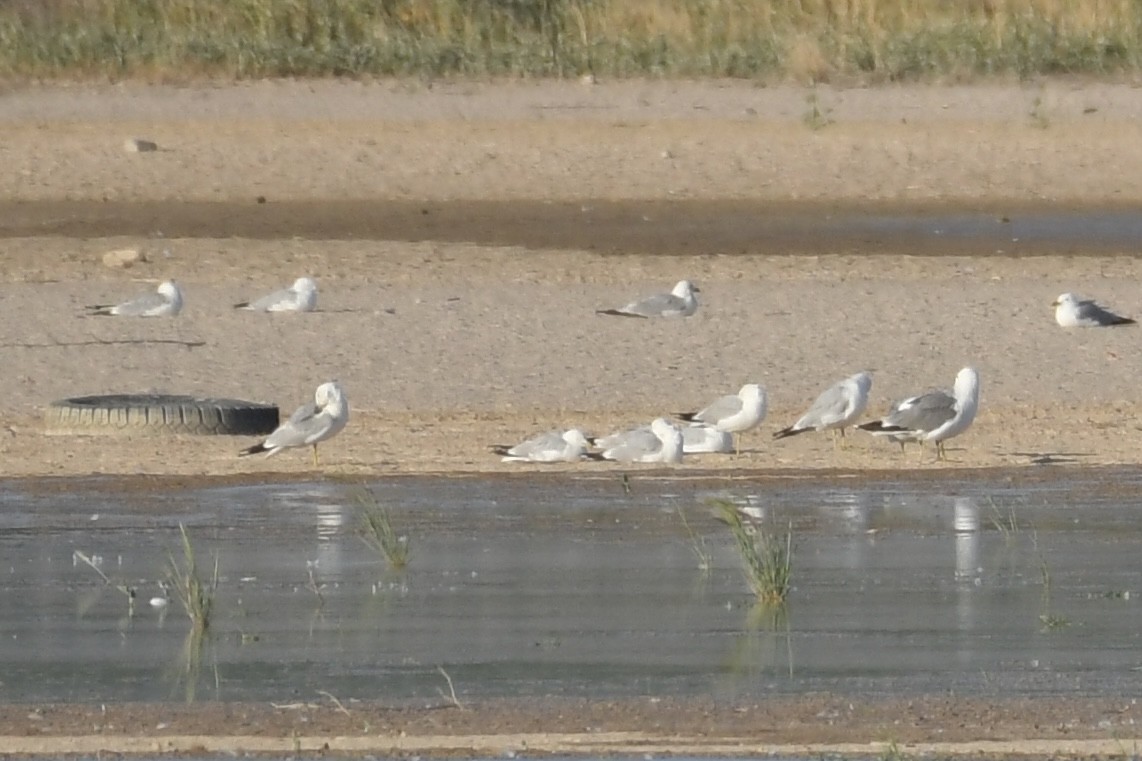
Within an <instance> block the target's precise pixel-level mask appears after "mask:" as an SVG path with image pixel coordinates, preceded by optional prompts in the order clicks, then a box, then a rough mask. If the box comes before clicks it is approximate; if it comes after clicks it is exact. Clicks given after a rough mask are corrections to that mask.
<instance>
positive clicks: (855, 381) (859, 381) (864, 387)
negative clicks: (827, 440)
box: [773, 372, 872, 439]
mask: <svg viewBox="0 0 1142 761" xmlns="http://www.w3.org/2000/svg"><path fill="white" fill-rule="evenodd" d="M871 388H872V375H870V374H869V373H867V372H861V373H857V374H856V375H851V376H849V377H848V378H845V379H844V380H842V381H839V382H838V383H837V384H836V385H834V386H832V387H831V388H829V389H827V390H826V391H825V392H824V393H822V394H821V395H820V396H818V397H817V401H815V402H813V406H812V407H810V408H809V411H808V412H806V413H805V414H804V415H802V416H801V417H800V418H799V419H798V420H797V422H796V423H794V424H793V425H791V426H789V427H788V428H782V429H781V430H780V431H778V432H777V433H775V434H773V438H775V439H783V438H785V437H786V436H796V435H797V434H799V433H805V432H806V431H826V430H840V432H841V438H842V439H844V437H845V427H846V426H848V425H850V424H852V422H853V421H854V420H856V419H857V418H858V417H860V414H861V413H862V412H864V408H865V407H867V406H868V392H869V390H870V389H871Z"/></svg>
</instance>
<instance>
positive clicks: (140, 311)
mask: <svg viewBox="0 0 1142 761" xmlns="http://www.w3.org/2000/svg"><path fill="white" fill-rule="evenodd" d="M169 303H170V301H169V300H168V299H167V297H166V296H163V295H162V294H161V293H157V292H152V293H144V294H143V295H142V296H139V297H137V298H134V299H131V300H130V301H125V302H123V303H122V304H117V305H116V306H114V307H112V308H111V313H112V314H117V315H123V316H124V317H142V316H144V315H147V314H149V313H150V312H153V311H154V310H156V309H161V308H162V307H164V306H166V305H167V304H169Z"/></svg>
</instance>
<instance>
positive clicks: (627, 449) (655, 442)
mask: <svg viewBox="0 0 1142 761" xmlns="http://www.w3.org/2000/svg"><path fill="white" fill-rule="evenodd" d="M595 443H596V444H597V445H598V446H601V447H602V448H603V451H602V452H601V453H599V454H596V455H593V457H594V458H595V459H603V460H619V461H620V462H663V463H672V464H676V463H680V462H682V446H683V444H682V431H681V429H679V428H678V426H676V425H675V424H674V423H671V422H670V421H669V420H667V419H666V418H661V417H660V418H655V419H654V421H653V422H652V423H651V424H650V430H649V431H648V430H646V429H640V428H636V429H634V430H633V431H625V432H623V433H614V434H611V435H610V436H606V437H604V438H602V439H599V440H598V441H597V442H595Z"/></svg>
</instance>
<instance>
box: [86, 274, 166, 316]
mask: <svg viewBox="0 0 1142 761" xmlns="http://www.w3.org/2000/svg"><path fill="white" fill-rule="evenodd" d="M85 309H87V310H88V311H89V312H90V314H92V315H97V316H100V317H107V316H112V315H114V316H119V317H174V316H175V315H177V314H178V313H179V312H181V311H182V291H181V290H179V287H178V283H176V282H175V281H173V280H164V281H163V282H161V283H159V287H158V289H157V290H156V291H154V292H153V293H144V294H143V295H141V296H138V297H136V298H134V299H131V300H130V301H124V302H123V303H122V304H91V305H89V306H87V307H85Z"/></svg>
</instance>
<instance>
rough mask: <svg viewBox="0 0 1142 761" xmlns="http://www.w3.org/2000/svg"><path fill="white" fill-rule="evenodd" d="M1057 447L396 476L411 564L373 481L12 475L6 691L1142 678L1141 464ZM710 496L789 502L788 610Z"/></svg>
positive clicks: (1045, 682)
mask: <svg viewBox="0 0 1142 761" xmlns="http://www.w3.org/2000/svg"><path fill="white" fill-rule="evenodd" d="M1038 472H1039V473H1042V472H1045V471H1038ZM1057 473H1058V474H1059V475H1058V477H1057V478H1055V477H1051V476H1047V477H1036V478H1034V479H1028V478H1025V477H1022V476H1019V475H1018V472H1015V473H1014V474H1013V473H1009V472H1002V471H1000V472H995V473H991V474H987V475H985V476H983V477H973V478H971V479H970V480H964V477H962V476H961V477H958V478H956V479H955V480H940V481H932V480H923V481H917V480H912V479H900V478H894V477H884V478H876V479H872V480H869V479H868V478H866V477H863V476H862V477H861V478H859V479H858V478H843V477H833V478H825V477H814V478H812V479H805V478H800V479H793V478H788V479H786V478H768V479H764V480H761V479H757V480H754V479H749V478H738V479H733V480H730V479H722V480H713V479H711V480H691V481H672V480H658V479H655V478H651V477H649V476H643V475H635V476H633V477H632V480H631V482H630V484H629V486H630V493H629V494H628V493H626V492H625V491H624V487H623V484H622V482H621V481H620V480H619V479H617V478H606V479H598V478H584V477H582V476H559V475H552V474H538V475H521V476H519V477H510V478H505V477H492V478H489V477H480V478H476V477H473V478H434V477H400V478H393V479H386V480H382V481H378V482H375V483H373V484H372V485H371V488H372V492H373V494H374V495H375V497H376V499H377V500H378V501H379V502H381V503H383V504H384V505H387V506H389V508H390V509H391V513H392V520H393V523H394V525H395V526H396V528H397V529H398V530H399V531H401V532H402V533H405V534H407V536H408V537H409V541H410V546H411V563H410V565H409V567H408V569H407V570H406V571H405V572H403V573H401V574H392V573H389V572H386V570H385V568H384V565H383V563H382V562H381V561H380V559H379V556H378V555H377V554H376V553H375V552H374V551H373V550H372V549H370V548H369V547H368V546H366V544H365V543H364V542H363V541H362V540H361V539H360V538H359V537H358V536H357V535H356V530H357V526H358V521H359V510H360V497H361V493H360V487H357V486H352V485H347V484H343V483H338V482H320V483H302V484H296V483H294V484H282V485H257V486H237V487H235V486H226V487H208V488H203V489H196V490H178V491H176V490H165V491H164V490H162V489H160V490H158V491H148V490H140V489H138V488H131V489H127V490H124V489H122V488H121V483H119V482H112V481H99V480H82V479H73V480H69V481H67V482H66V483H64V484H63V486H62V487H61V486H60V484H59V483H58V482H56V483H51V484H47V485H45V483H41V482H8V483H6V484H4V485H0V574H2V575H0V610H2V611H3V616H2V619H0V621H2V623H0V633H2V637H0V696H2V698H3V699H4V700H6V701H124V700H165V699H172V700H183V699H187V698H191V697H193V698H203V699H205V698H221V699H226V700H240V699H250V700H266V699H269V700H288V699H291V698H294V697H296V698H313V697H314V696H315V695H316V694H317V691H319V690H325V691H328V692H330V693H332V694H335V695H337V696H338V697H339V698H340V699H341V700H346V699H348V698H361V699H385V700H402V699H415V700H420V699H438V698H439V694H438V690H439V689H443V690H445V691H447V689H448V687H447V684H446V681H445V678H444V676H443V674H442V672H441V671H440V670H439V669H441V668H442V669H443V670H444V672H446V673H447V675H448V676H449V677H450V678H451V679H452V681H453V683H454V685H455V688H456V692H457V695H458V696H459V697H460V698H461V699H464V698H472V697H479V696H521V695H532V694H534V695H573V696H589V697H611V696H629V695H643V694H670V695H680V696H687V695H705V694H719V695H725V696H753V695H763V694H773V693H799V692H805V691H810V690H829V691H835V692H841V693H846V692H847V693H853V694H860V695H876V694H885V695H887V694H893V695H901V694H907V693H910V692H914V693H933V692H949V691H950V692H954V693H956V694H960V695H1005V696H1011V695H1041V694H1068V695H1073V694H1076V693H1077V694H1092V695H1093V694H1102V695H1105V694H1108V693H1110V694H1114V693H1121V694H1136V693H1137V692H1138V691H1139V689H1140V688H1142V676H1140V672H1139V667H1140V666H1142V655H1139V653H1142V647H1140V646H1142V626H1140V624H1142V614H1140V611H1139V607H1138V603H1137V600H1138V595H1139V594H1140V593H1142V590H1139V589H1138V578H1139V576H1138V567H1139V565H1138V557H1139V554H1140V550H1142V527H1140V525H1139V522H1138V521H1137V519H1136V512H1137V509H1138V505H1139V503H1140V499H1142V470H1136V469H1116V470H1110V471H1108V470H1097V471H1083V470H1078V469H1066V470H1063V469H1060V470H1058V471H1057ZM716 497H722V498H728V499H732V500H734V501H736V502H738V503H739V504H743V505H747V504H748V505H753V506H757V507H763V508H764V509H765V510H766V511H769V514H770V515H775V516H777V518H778V520H779V522H780V524H781V525H784V524H785V523H786V522H791V523H792V526H793V532H794V544H795V559H794V589H793V591H792V593H791V596H790V602H789V605H788V607H787V610H786V611H785V613H784V615H780V614H774V613H773V612H771V611H770V612H766V611H758V610H756V609H755V608H754V607H753V606H752V604H751V597H750V595H749V593H748V589H747V586H746V584H745V582H744V580H743V577H742V573H741V570H740V564H739V559H738V557H737V555H736V550H735V548H734V545H733V542H732V538H731V536H730V533H729V530H728V529H727V528H726V527H725V526H724V525H723V524H722V523H720V522H719V521H717V520H715V519H714V518H713V516H712V513H711V509H710V507H709V505H708V502H709V500H711V499H712V498H716ZM682 513H684V514H685V516H686V517H687V519H688V521H687V522H688V524H689V527H690V529H691V530H692V531H693V534H694V538H691V536H690V534H689V533H688V532H687V529H686V527H685V525H684V524H683V522H682V520H681V518H680V514H682ZM180 522H181V523H183V524H185V526H186V527H187V529H188V531H189V533H190V536H191V537H192V540H193V543H194V547H195V550H196V552H197V557H198V561H199V564H200V566H201V567H202V568H203V569H205V570H204V571H203V573H208V572H209V569H210V566H211V564H212V561H211V557H212V555H213V553H217V557H218V564H219V569H220V574H221V582H220V585H219V588H218V593H217V598H216V602H215V612H214V616H213V621H212V625H211V635H210V636H209V638H207V640H206V641H205V643H204V644H203V646H202V648H201V650H194V651H192V654H196V655H197V656H199V657H197V658H188V654H187V653H188V651H187V650H186V644H187V632H188V629H189V624H188V619H187V618H186V617H185V614H184V613H183V612H182V610H181V608H180V604H179V602H178V601H177V600H176V601H173V602H172V603H171V604H169V605H168V606H166V607H165V608H161V609H159V608H154V607H152V606H151V604H150V602H149V601H150V598H152V597H155V596H158V595H160V589H159V587H158V584H157V582H158V581H159V580H160V579H162V578H163V577H164V574H165V567H166V565H167V564H168V553H172V554H173V555H174V556H175V557H176V558H179V557H180V553H181V547H180V544H179V538H178V525H179V523H180ZM1013 522H1014V528H1013V527H1012V526H1013ZM695 542H697V543H698V545H699V546H700V547H702V548H704V549H705V550H707V551H708V552H709V553H710V554H711V559H712V562H711V568H710V570H709V572H708V573H704V572H703V571H701V570H700V569H699V563H698V560H697V555H696V553H695V552H694V547H695ZM76 551H79V552H82V553H84V554H85V555H88V556H92V557H93V558H95V559H97V562H99V563H100V568H101V570H102V571H103V572H104V573H105V574H106V575H107V576H108V577H109V578H110V579H111V580H112V581H113V582H115V583H124V584H127V585H130V586H132V587H135V588H137V589H138V600H137V601H136V603H135V606H134V611H133V614H131V613H130V612H129V606H128V601H127V597H126V596H125V595H124V594H122V593H121V592H120V591H118V590H116V589H115V588H114V587H113V586H108V585H107V584H105V583H104V582H103V580H102V579H101V578H100V576H99V575H98V574H97V573H96V572H95V571H94V570H93V569H92V568H90V567H88V566H87V565H86V564H84V563H83V562H81V561H78V560H77V559H76V558H75V556H74V553H75V552H76ZM310 571H312V574H313V581H312V583H311V580H310ZM1045 574H1046V575H1045ZM1045 578H1049V585H1045V584H1044V579H1045ZM315 585H316V589H315V588H314V586H315Z"/></svg>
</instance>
